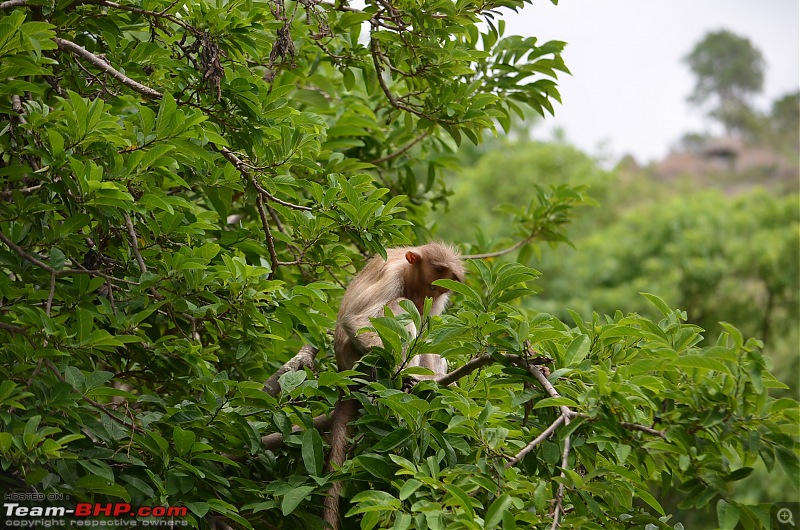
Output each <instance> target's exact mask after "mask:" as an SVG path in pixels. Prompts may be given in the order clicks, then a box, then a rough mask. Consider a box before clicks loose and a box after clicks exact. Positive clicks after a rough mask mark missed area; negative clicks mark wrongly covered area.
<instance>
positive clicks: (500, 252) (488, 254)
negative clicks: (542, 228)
mask: <svg viewBox="0 0 800 530" xmlns="http://www.w3.org/2000/svg"><path fill="white" fill-rule="evenodd" d="M538 235H539V231H538V230H537V231H536V232H534V233H533V234H531V235H529V236H528V237H526V238H525V239H523V240H521V241H517V242H516V243H515V244H513V245H512V246H510V247H508V248H506V249H503V250H498V251H497V252H486V253H484V254H469V255H467V256H461V259H486V258H497V257H499V256H504V255H506V254H510V253H511V252H514V251H515V250H517V249H518V248H520V247H523V246H525V245H527V244H528V243H530V242H531V241H533V240H534V239H536V237H537V236H538Z"/></svg>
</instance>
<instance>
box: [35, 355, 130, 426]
mask: <svg viewBox="0 0 800 530" xmlns="http://www.w3.org/2000/svg"><path fill="white" fill-rule="evenodd" d="M44 363H45V365H46V366H47V368H49V369H50V371H51V372H53V375H55V376H56V379H58V380H59V381H61V382H62V383H66V382H67V381H66V379H65V378H64V376H63V375H61V372H59V371H58V368H56V365H54V364H53V361H51V360H50V359H45V361H44ZM70 388H72V390H73V391H74V392H76V393H78V394H80V396H81V399H83V400H84V401H85V402H87V403H89V404H90V405H92V406H93V407H95V408H96V409H98V410H100V411H101V412H103V413H105V415H106V416H108V417H109V418H111V419H112V420H114V421H116V422H117V423H119V424H120V425H122V426H124V427H127V428H130V429H133V430H134V431H137V432H139V433H140V434H142V433H144V431H143V430H142V429H141V427H138V426H137V425H136V424H135V423H130V424H129V423H127V422H126V421H124V420H121V419H119V418H117V417H116V416H115V415H114V414H112V413H111V412H109V410H108V409H107V408H106V407H105V405H103V404H102V403H98V402H97V401H95V400H93V399H92V398H90V397H88V396H84V395H83V394H81V393H80V392H79V391H78V390H77V389H76V388H75V387H73V386H72V385H70Z"/></svg>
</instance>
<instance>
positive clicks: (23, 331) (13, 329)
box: [0, 322, 28, 335]
mask: <svg viewBox="0 0 800 530" xmlns="http://www.w3.org/2000/svg"><path fill="white" fill-rule="evenodd" d="M0 329H2V330H5V331H8V332H9V333H16V334H17V335H27V334H28V329H27V328H23V327H22V326H15V325H14V324H6V323H5V322H0Z"/></svg>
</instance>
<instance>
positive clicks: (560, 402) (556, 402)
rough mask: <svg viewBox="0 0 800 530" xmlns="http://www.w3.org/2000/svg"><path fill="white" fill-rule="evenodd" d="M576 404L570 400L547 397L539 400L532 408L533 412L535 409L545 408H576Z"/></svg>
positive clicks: (561, 397) (560, 397)
mask: <svg viewBox="0 0 800 530" xmlns="http://www.w3.org/2000/svg"><path fill="white" fill-rule="evenodd" d="M577 406H578V404H577V403H575V402H574V401H573V400H571V399H570V398H567V397H564V396H559V397H548V398H544V399H540V400H539V401H537V402H536V404H535V405H534V406H533V408H534V410H536V409H543V408H545V407H572V408H575V407H577Z"/></svg>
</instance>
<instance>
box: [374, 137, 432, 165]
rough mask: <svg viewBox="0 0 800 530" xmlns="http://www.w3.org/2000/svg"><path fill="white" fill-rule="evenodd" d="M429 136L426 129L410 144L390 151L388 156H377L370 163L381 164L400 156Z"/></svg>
mask: <svg viewBox="0 0 800 530" xmlns="http://www.w3.org/2000/svg"><path fill="white" fill-rule="evenodd" d="M427 136H428V131H425V132H424V133H422V134H420V135H419V136H417V137H416V138H414V139H413V140H411V141H410V142H409V143H408V144H406V145H404V146H403V147H401V148H400V149H398V150H397V151H395V152H393V153H389V154H388V155H386V156H382V157H381V158H376V159H375V160H370V162H369V163H370V164H375V165H378V164H381V163H383V162H386V161H388V160H391V159H393V158H397V157H398V156H400V155H402V154H403V153H405V152H406V151H408V150H409V149H411V148H412V147H414V146H415V145H417V144H418V143H420V142H421V141H422V140H424V139H425V138H426V137H427Z"/></svg>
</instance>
